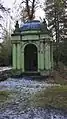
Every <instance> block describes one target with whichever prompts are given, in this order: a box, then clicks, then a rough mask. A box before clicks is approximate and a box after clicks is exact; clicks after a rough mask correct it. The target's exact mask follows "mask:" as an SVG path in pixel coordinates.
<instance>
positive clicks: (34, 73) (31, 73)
mask: <svg viewBox="0 0 67 119" xmlns="http://www.w3.org/2000/svg"><path fill="white" fill-rule="evenodd" d="M22 74H23V75H27V76H39V75H40V72H37V71H25V72H22Z"/></svg>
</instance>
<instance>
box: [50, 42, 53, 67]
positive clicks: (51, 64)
mask: <svg viewBox="0 0 67 119" xmlns="http://www.w3.org/2000/svg"><path fill="white" fill-rule="evenodd" d="M50 52H51V53H50V54H51V56H50V57H51V68H52V69H53V44H52V42H51V50H50Z"/></svg>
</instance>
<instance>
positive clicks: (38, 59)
mask: <svg viewBox="0 0 67 119" xmlns="http://www.w3.org/2000/svg"><path fill="white" fill-rule="evenodd" d="M39 71H40V51H39V50H38V72H39Z"/></svg>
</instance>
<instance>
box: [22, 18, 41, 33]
mask: <svg viewBox="0 0 67 119" xmlns="http://www.w3.org/2000/svg"><path fill="white" fill-rule="evenodd" d="M40 27H41V24H40V21H39V20H32V21H28V22H26V23H24V24H23V25H21V26H20V30H21V31H26V30H40Z"/></svg>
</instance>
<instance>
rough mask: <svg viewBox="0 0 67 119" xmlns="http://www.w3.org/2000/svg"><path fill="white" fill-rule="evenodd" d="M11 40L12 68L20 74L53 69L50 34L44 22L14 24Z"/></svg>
mask: <svg viewBox="0 0 67 119" xmlns="http://www.w3.org/2000/svg"><path fill="white" fill-rule="evenodd" d="M11 36H12V39H11V42H12V67H13V69H16V70H20V71H22V72H40V73H42V72H44V71H49V70H51V69H52V68H53V45H52V44H53V43H52V35H51V32H50V31H49V30H48V29H47V24H46V22H45V20H44V22H43V23H41V22H40V21H39V20H32V21H27V22H25V23H24V24H23V23H22V24H21V25H20V26H19V24H18V22H16V25H15V30H14V32H13V34H12V35H11Z"/></svg>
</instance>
